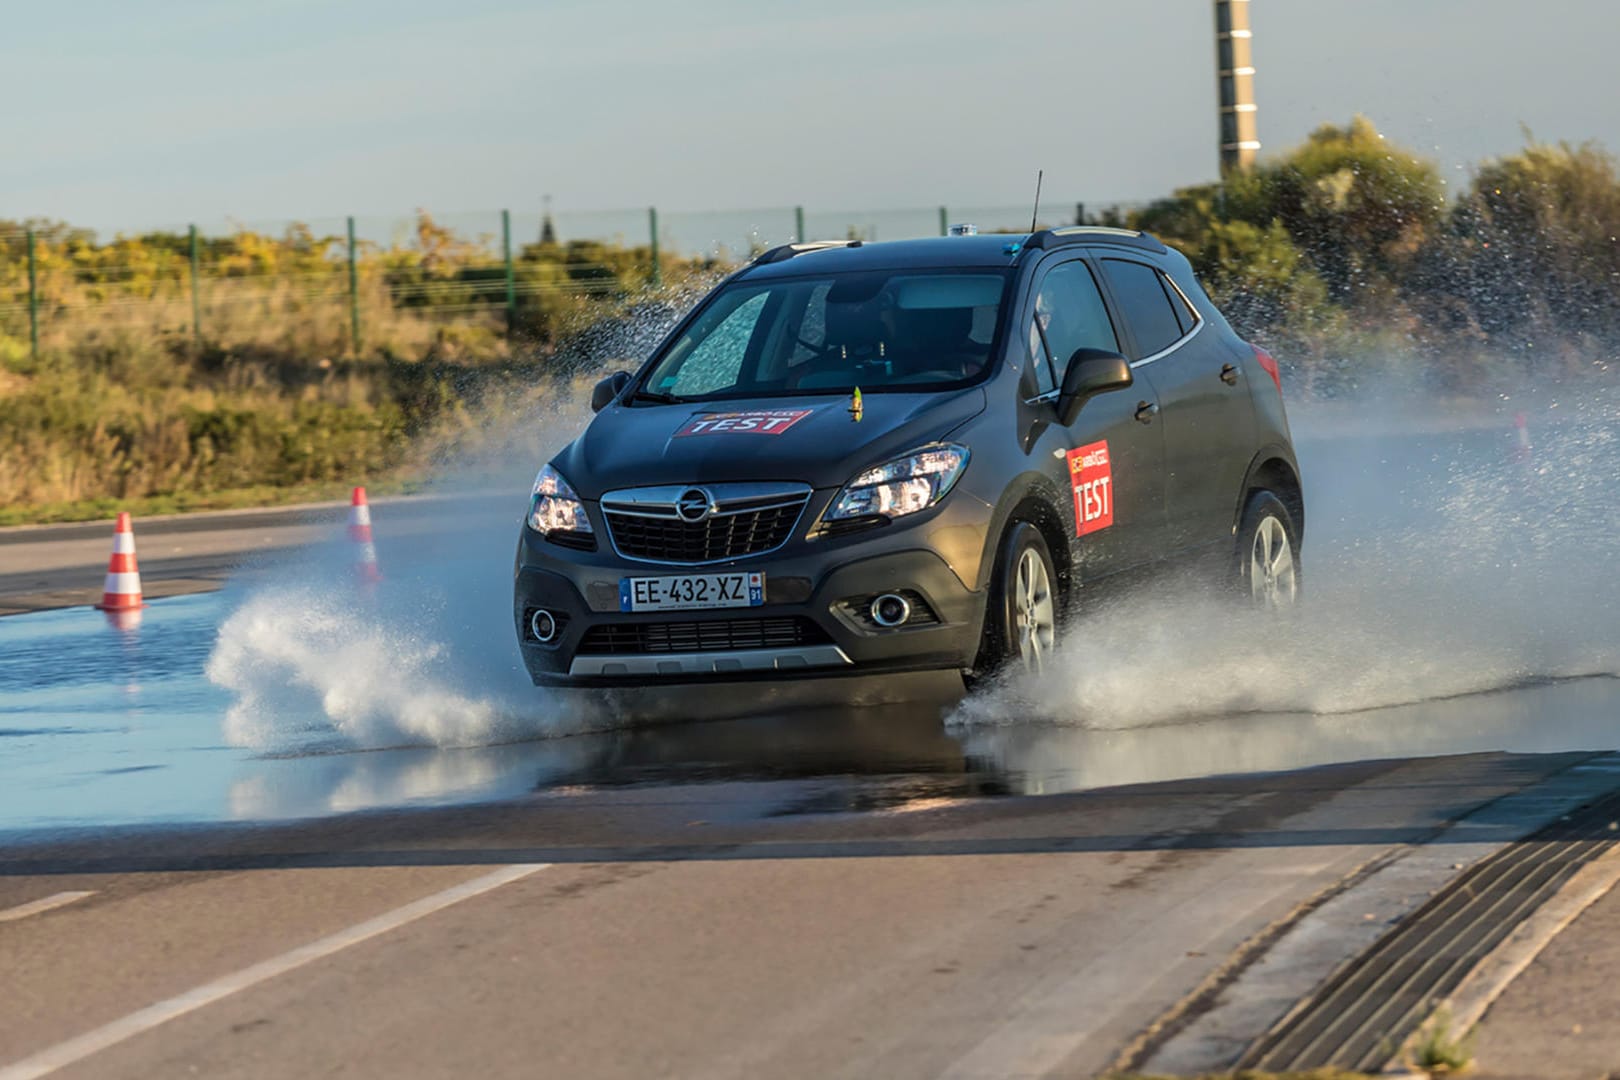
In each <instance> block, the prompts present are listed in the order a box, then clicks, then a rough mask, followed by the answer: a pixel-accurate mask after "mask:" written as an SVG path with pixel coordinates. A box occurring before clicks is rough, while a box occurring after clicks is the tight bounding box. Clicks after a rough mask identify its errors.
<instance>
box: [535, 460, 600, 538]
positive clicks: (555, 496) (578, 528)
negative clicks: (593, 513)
mask: <svg viewBox="0 0 1620 1080" xmlns="http://www.w3.org/2000/svg"><path fill="white" fill-rule="evenodd" d="M529 528H531V529H533V530H534V531H535V532H538V533H540V534H542V535H544V534H546V533H554V532H580V533H588V532H590V531H591V522H590V519H589V518H587V517H586V516H585V504H584V503H583V502H580V499H579V496H578V495H577V494H575V493H574V489H573V488H571V487H569V486H568V481H566V480H564V479H563V478H562V474H561V473H559V472H558V471H557V470H556V469H553V468H552V467H551V466H550V465H547V466H546V467H545V468H543V469H541V470H540V474H539V475H538V476H536V477H535V478H534V491H533V492H531V493H530V497H529Z"/></svg>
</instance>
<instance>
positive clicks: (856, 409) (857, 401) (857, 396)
mask: <svg viewBox="0 0 1620 1080" xmlns="http://www.w3.org/2000/svg"><path fill="white" fill-rule="evenodd" d="M865 414H866V406H865V405H864V404H862V403H861V388H860V387H858V386H857V387H856V388H855V393H854V394H852V395H851V396H850V399H849V418H850V419H851V420H853V421H855V422H856V423H857V424H858V423H860V422H861V417H862V416H864V415H865Z"/></svg>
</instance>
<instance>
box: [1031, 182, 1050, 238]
mask: <svg viewBox="0 0 1620 1080" xmlns="http://www.w3.org/2000/svg"><path fill="white" fill-rule="evenodd" d="M1045 175H1046V170H1045V169H1037V170H1035V209H1034V210H1031V211H1030V213H1029V231H1030V232H1034V231H1035V219H1036V218H1038V217H1040V216H1041V177H1043V176H1045Z"/></svg>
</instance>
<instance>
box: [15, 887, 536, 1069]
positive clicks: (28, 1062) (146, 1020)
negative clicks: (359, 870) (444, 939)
mask: <svg viewBox="0 0 1620 1080" xmlns="http://www.w3.org/2000/svg"><path fill="white" fill-rule="evenodd" d="M549 865H551V864H550V863H520V864H517V865H514V866H503V867H502V868H501V869H499V870H496V871H494V872H492V873H488V874H485V875H483V876H482V877H476V878H473V879H472V880H471V881H467V882H463V883H462V884H460V885H457V886H455V887H453V888H449V889H446V890H444V891H443V892H438V893H434V894H433V895H432V896H427V897H424V898H422V899H421V900H417V901H415V902H414V903H410V904H406V905H405V906H404V907H401V908H395V909H394V910H393V911H390V912H387V913H385V914H382V915H379V916H377V917H376V918H375V919H367V920H366V921H365V922H363V923H359V924H357V925H355V926H351V927H349V928H348V929H347V930H339V931H338V932H337V933H335V934H331V935H329V936H327V937H323V938H321V939H320V940H319V941H313V942H311V943H309V944H308V945H304V946H302V947H300V948H297V949H294V950H292V951H291V952H286V953H282V954H281V955H280V956H276V957H272V958H270V959H269V960H265V961H263V962H261V963H258V964H254V965H253V966H252V967H248V968H243V969H242V970H241V971H238V972H234V973H232V974H230V975H226V976H224V977H223V978H219V979H215V980H214V981H213V982H211V983H205V984H203V985H202V986H199V987H197V988H196V989H193V990H188V991H186V992H185V993H183V994H179V995H177V996H175V997H172V998H169V999H168V1000H167V1001H160V1002H158V1003H157V1004H156V1005H148V1006H147V1007H146V1008H144V1009H140V1010H138V1011H136V1012H132V1013H130V1014H129V1015H128V1016H125V1017H122V1018H121V1019H118V1020H114V1021H113V1022H112V1023H110V1024H104V1025H102V1026H101V1027H98V1028H96V1029H95V1030H94V1031H87V1032H85V1033H84V1034H83V1035H80V1036H78V1037H76V1038H72V1039H69V1040H67V1041H66V1042H62V1043H57V1044H56V1045H55V1046H52V1047H50V1048H48V1049H46V1050H41V1051H40V1052H39V1053H37V1054H35V1055H33V1056H32V1057H28V1058H24V1059H23V1060H22V1061H19V1062H16V1063H15V1064H12V1065H7V1066H5V1067H3V1068H0V1080H34V1078H36V1077H40V1076H48V1075H49V1074H51V1073H53V1072H55V1071H56V1070H57V1069H60V1068H64V1067H65V1066H68V1065H72V1064H73V1063H74V1062H76V1061H81V1060H83V1059H84V1058H87V1057H89V1056H90V1055H91V1054H94V1053H97V1052H99V1051H102V1050H105V1049H107V1048H108V1047H110V1046H116V1045H117V1044H119V1043H121V1042H123V1041H124V1040H126V1039H131V1038H134V1037H135V1036H136V1035H140V1034H142V1033H144V1032H147V1031H150V1030H152V1029H153V1028H155V1027H157V1026H159V1025H160V1024H166V1023H168V1022H169V1021H170V1020H174V1019H176V1018H178V1017H181V1016H184V1015H186V1014H187V1013H189V1012H195V1011H196V1010H198V1009H201V1008H203V1007H205V1006H207V1005H212V1004H213V1003H214V1002H216V1001H220V1000H222V999H224V998H227V997H230V996H231V995H232V994H235V993H239V992H241V991H243V990H246V989H249V988H250V987H253V986H257V985H258V984H259V983H262V982H265V981H266V980H269V979H273V978H275V977H276V976H277V975H284V974H286V973H287V972H289V971H292V970H294V969H296V968H301V967H303V966H304V965H305V964H308V963H311V962H313V961H316V960H320V959H322V958H324V957H327V956H331V955H332V954H333V953H337V952H341V951H343V950H344V949H347V948H348V947H349V946H351V945H358V944H360V943H361V942H362V941H366V940H369V939H370V938H374V937H376V936H378V935H379V934H386V933H387V932H388V931H390V930H395V929H398V928H399V927H401V926H404V925H405V924H406V923H410V922H415V921H416V920H417V919H420V918H423V917H424V916H427V915H432V914H433V913H434V912H436V911H442V910H444V909H445V908H447V907H450V906H451V905H452V904H459V903H461V902H462V901H463V900H470V899H472V898H473V897H475V896H479V895H482V894H483V893H487V892H489V891H490V890H492V889H498V888H500V887H501V886H502V885H507V884H510V883H511V882H514V881H517V880H519V879H520V878H526V877H528V876H529V875H530V874H535V873H538V872H539V871H541V870H544V869H546V867H548V866H549Z"/></svg>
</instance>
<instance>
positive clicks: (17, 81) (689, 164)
mask: <svg viewBox="0 0 1620 1080" xmlns="http://www.w3.org/2000/svg"><path fill="white" fill-rule="evenodd" d="M1252 22H1253V26H1254V34H1255V36H1254V51H1255V66H1256V68H1257V72H1258V74H1257V76H1256V96H1257V100H1258V102H1259V122H1260V136H1261V140H1262V142H1263V143H1264V145H1265V148H1266V149H1265V151H1263V152H1262V153H1265V152H1274V151H1280V150H1285V149H1287V148H1288V147H1289V146H1290V145H1293V144H1296V143H1298V142H1299V141H1301V140H1302V139H1303V138H1304V137H1305V136H1306V135H1307V134H1308V133H1309V132H1310V130H1311V129H1312V128H1314V127H1316V126H1318V125H1320V124H1323V123H1327V122H1338V123H1343V122H1345V121H1347V120H1348V119H1349V118H1350V117H1351V116H1352V115H1353V114H1355V113H1357V112H1362V113H1365V114H1367V115H1368V116H1370V117H1371V118H1372V119H1373V120H1374V122H1375V123H1376V124H1377V125H1378V126H1379V129H1380V130H1381V131H1383V132H1384V133H1385V135H1386V136H1388V137H1389V138H1390V139H1391V140H1393V141H1395V142H1398V143H1401V144H1404V145H1406V146H1408V147H1410V148H1412V149H1414V150H1417V151H1419V152H1421V153H1423V154H1425V155H1427V156H1429V157H1432V158H1433V159H1435V160H1436V161H1437V162H1439V163H1440V164H1441V166H1442V167H1443V169H1444V170H1445V175H1446V176H1447V177H1448V178H1451V182H1453V183H1462V182H1465V181H1466V179H1467V175H1468V174H1467V170H1468V168H1469V167H1470V166H1471V165H1472V164H1473V163H1475V162H1477V161H1479V160H1480V159H1483V158H1487V157H1491V156H1497V155H1502V154H1507V153H1511V152H1513V151H1514V150H1515V149H1517V148H1518V147H1519V146H1520V145H1522V142H1523V137H1522V134H1521V132H1522V129H1523V128H1528V129H1530V130H1531V131H1533V132H1534V134H1535V136H1536V137H1537V138H1539V139H1543V140H1549V141H1552V140H1561V139H1567V140H1572V141H1581V140H1586V139H1596V140H1598V141H1600V142H1602V143H1604V144H1605V145H1607V146H1608V147H1609V148H1610V149H1613V150H1617V151H1620V108H1616V101H1617V100H1620V67H1617V66H1616V64H1615V62H1614V59H1613V50H1614V43H1615V42H1616V41H1617V40H1620V0H1538V2H1537V3H1535V4H1525V3H1523V2H1522V0H1253V3H1252ZM1214 68H1215V60H1214V44H1213V16H1212V12H1211V3H1210V0H1111V2H1106V3H1105V2H1102V0H994V2H990V0H882V2H879V0H816V2H814V3H808V2H801V0H684V2H679V3H677V2H672V0H524V2H520V0H455V2H453V3H446V2H445V0H324V2H323V0H252V2H248V0H229V2H221V0H142V2H140V3H131V2H129V0H76V2H74V3H60V2H53V0H0V101H3V102H4V103H5V105H4V106H3V107H0V146H3V147H4V152H3V154H0V219H5V218H11V219H18V218H38V217H43V218H51V219H59V220H67V221H70V222H73V223H75V224H81V225H88V226H92V227H98V228H124V229H136V228H147V227H152V226H157V225H173V224H180V223H184V222H189V221H197V222H207V223H212V222H222V221H227V220H234V221H246V222H269V221H277V220H282V219H294V218H296V219H302V220H320V219H326V218H335V217H339V216H341V215H344V214H351V213H352V214H363V215H365V214H369V215H401V214H409V213H410V212H411V211H412V210H413V209H414V208H416V207H427V208H430V209H434V210H438V211H441V212H451V211H482V210H493V209H495V208H499V207H511V208H513V209H514V210H516V211H522V212H525V213H533V212H536V211H537V210H538V208H539V204H540V199H541V195H542V194H543V193H546V194H550V195H551V196H552V199H553V205H554V207H555V209H556V211H557V213H558V216H559V218H564V217H565V215H567V214H569V213H573V212H578V211H584V210H596V209H611V208H623V207H638V208H639V207H646V206H649V205H654V204H656V205H657V206H659V207H660V209H661V210H663V211H665V212H667V213H679V212H682V211H693V212H695V211H705V210H715V209H724V208H736V207H779V206H792V205H795V204H801V205H805V206H808V207H812V208H835V207H836V208H841V209H842V208H862V207H873V208H892V207H931V206H936V205H940V204H950V205H953V206H960V205H974V206H1000V205H1021V204H1024V203H1026V202H1027V201H1028V199H1029V197H1030V194H1031V188H1032V186H1033V178H1034V174H1035V171H1036V169H1037V168H1039V169H1043V170H1044V171H1045V175H1046V180H1045V187H1046V191H1047V193H1048V197H1049V198H1052V199H1056V200H1059V201H1068V202H1073V201H1075V200H1078V199H1084V200H1086V201H1087V202H1089V203H1092V204H1094V205H1096V204H1104V203H1109V202H1116V201H1127V202H1140V201H1146V200H1148V199H1151V198H1154V197H1157V196H1159V195H1162V194H1166V193H1168V192H1169V191H1170V190H1172V189H1173V188H1175V187H1177V186H1180V185H1184V184H1188V183H1195V182H1198V181H1202V180H1208V179H1212V178H1213V177H1214V176H1215V173H1216V169H1217V154H1216V136H1215V131H1216V115H1215V105H1214V94H1215V74H1214Z"/></svg>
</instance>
